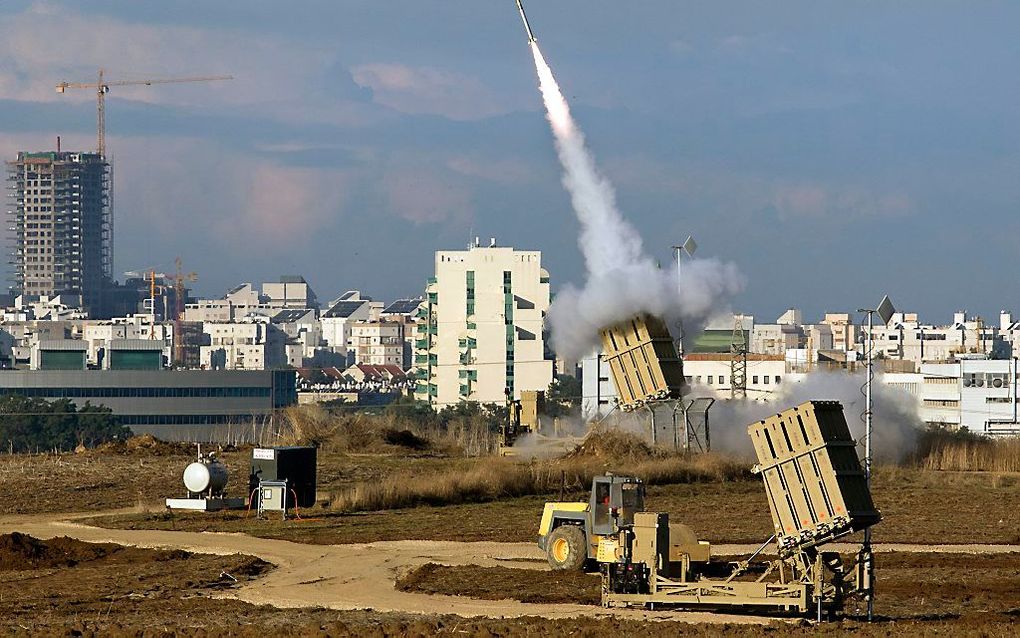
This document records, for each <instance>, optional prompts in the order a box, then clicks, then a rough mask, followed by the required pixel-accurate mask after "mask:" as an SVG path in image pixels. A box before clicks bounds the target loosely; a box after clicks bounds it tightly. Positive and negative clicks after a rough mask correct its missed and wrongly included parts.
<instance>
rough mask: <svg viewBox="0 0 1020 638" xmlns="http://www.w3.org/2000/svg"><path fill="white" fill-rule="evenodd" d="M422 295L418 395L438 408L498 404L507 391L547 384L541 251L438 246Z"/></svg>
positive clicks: (545, 295)
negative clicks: (444, 248) (469, 403)
mask: <svg viewBox="0 0 1020 638" xmlns="http://www.w3.org/2000/svg"><path fill="white" fill-rule="evenodd" d="M425 292H426V301H425V303H424V305H423V311H422V312H421V314H422V315H423V316H422V322H421V323H419V324H418V327H417V331H418V333H417V334H418V338H417V340H416V341H415V347H416V355H415V364H416V366H417V367H418V370H419V371H420V373H421V376H420V377H419V382H418V385H417V387H416V388H415V396H416V397H417V398H418V399H421V400H425V401H429V402H430V403H432V404H434V405H439V406H444V405H450V404H454V403H457V402H460V401H477V402H480V403H502V402H504V401H505V400H506V394H507V393H509V394H510V395H511V396H513V397H516V398H519V397H520V393H521V391H522V390H546V389H547V388H548V387H549V384H550V383H551V382H552V378H553V361H552V359H551V357H547V356H546V348H545V339H544V336H543V321H544V316H545V312H546V310H547V309H548V307H549V301H550V296H549V273H547V272H546V271H545V270H544V269H543V268H542V255H541V253H540V252H538V251H518V250H514V249H513V248H510V247H502V246H496V245H495V241H494V240H493V241H492V242H491V244H490V245H489V246H481V245H479V243H478V242H477V241H476V242H475V245H474V246H471V247H470V248H469V249H468V250H458V251H439V252H437V253H436V257H435V277H433V278H432V279H430V280H429V282H428V285H427V287H426V289H425Z"/></svg>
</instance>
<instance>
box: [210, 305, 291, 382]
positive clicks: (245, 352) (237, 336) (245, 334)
mask: <svg viewBox="0 0 1020 638" xmlns="http://www.w3.org/2000/svg"><path fill="white" fill-rule="evenodd" d="M203 331H204V332H205V334H206V335H208V337H209V345H203V346H202V347H201V366H202V368H204V369H207V370H270V369H272V368H279V367H282V366H283V365H286V363H287V359H286V348H285V346H286V335H285V334H284V333H283V332H282V331H281V330H279V329H278V328H277V327H276V326H275V325H273V324H272V323H270V322H269V321H268V320H266V319H261V318H256V319H253V320H250V321H246V322H243V323H216V322H207V323H205V324H204V325H203Z"/></svg>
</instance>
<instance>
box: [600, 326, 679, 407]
mask: <svg viewBox="0 0 1020 638" xmlns="http://www.w3.org/2000/svg"><path fill="white" fill-rule="evenodd" d="M602 349H603V351H605V359H606V362H607V363H608V364H609V369H610V371H611V372H612V375H613V381H614V382H615V383H616V391H617V394H618V396H619V406H620V409H621V410H623V411H625V412H629V411H631V410H634V409H636V408H640V407H641V406H644V405H648V404H653V403H658V402H660V401H670V400H677V399H680V397H681V396H682V395H683V393H684V391H685V387H686V382H685V380H684V367H683V361H681V359H680V356H679V355H678V354H677V351H676V346H674V345H673V337H672V336H671V335H670V334H669V329H668V328H666V324H665V323H664V322H663V321H662V319H659V318H658V317H653V316H651V315H638V316H636V317H634V318H632V319H630V320H628V321H622V322H620V323H618V324H616V325H614V326H610V327H609V328H606V329H605V330H603V331H602Z"/></svg>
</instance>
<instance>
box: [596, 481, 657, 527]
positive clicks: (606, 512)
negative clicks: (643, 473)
mask: <svg viewBox="0 0 1020 638" xmlns="http://www.w3.org/2000/svg"><path fill="white" fill-rule="evenodd" d="M644 508H645V486H644V484H643V483H642V482H641V481H640V480H639V479H636V478H634V477H631V476H612V475H606V476H596V477H595V478H594V479H593V480H592V487H591V505H590V510H589V511H590V512H591V521H592V526H591V533H592V534H594V535H596V536H606V535H609V534H615V533H616V532H617V531H619V529H620V527H625V526H628V525H633V524H634V513H635V512H640V511H643V510H644Z"/></svg>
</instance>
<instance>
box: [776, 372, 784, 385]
mask: <svg viewBox="0 0 1020 638" xmlns="http://www.w3.org/2000/svg"><path fill="white" fill-rule="evenodd" d="M782 379H783V377H781V376H779V375H778V374H777V375H776V383H779V382H780V381H781V380H782Z"/></svg>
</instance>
